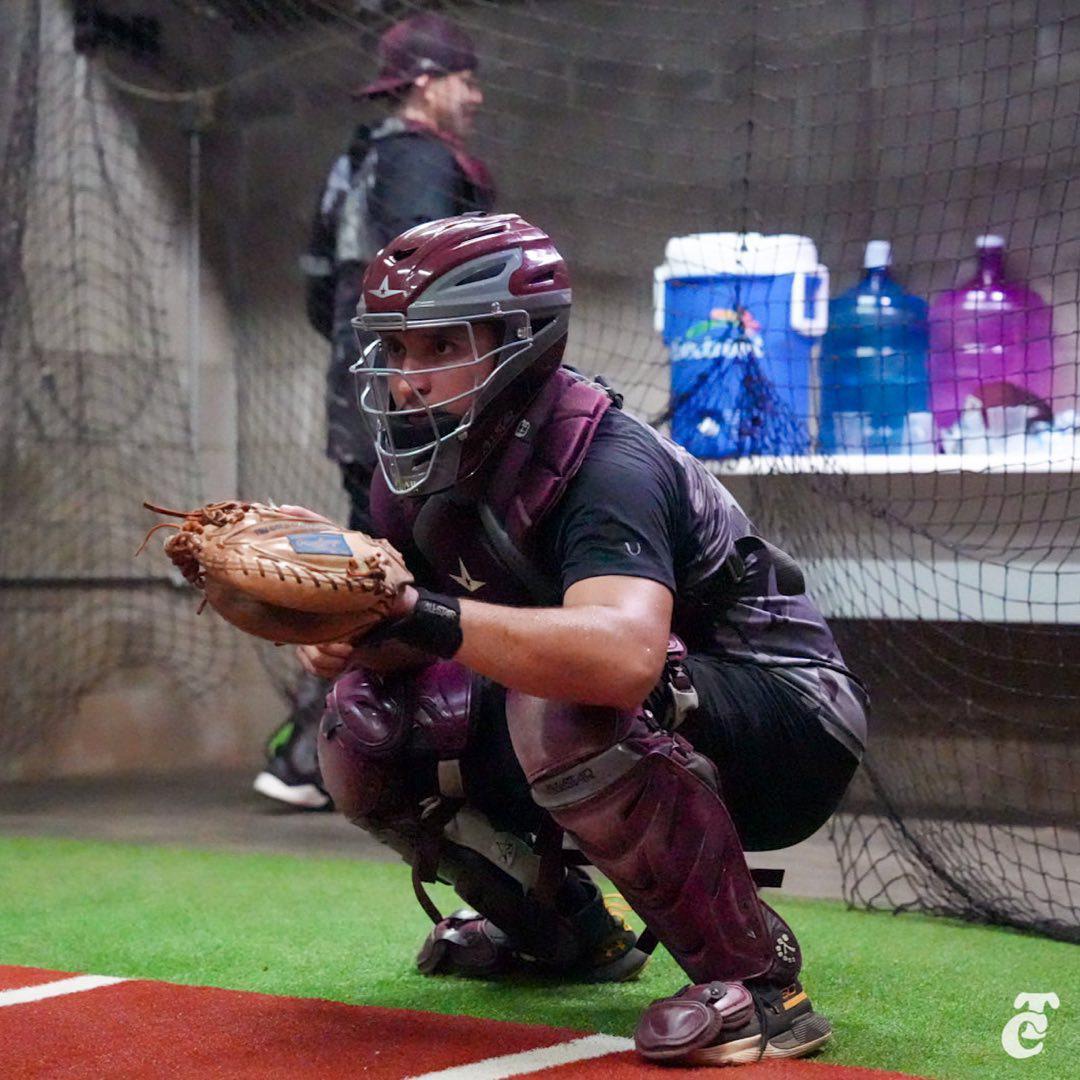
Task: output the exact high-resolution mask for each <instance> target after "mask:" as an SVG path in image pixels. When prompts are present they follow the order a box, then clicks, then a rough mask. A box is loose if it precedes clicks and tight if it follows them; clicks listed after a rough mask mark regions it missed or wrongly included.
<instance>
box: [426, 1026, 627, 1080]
mask: <svg viewBox="0 0 1080 1080" xmlns="http://www.w3.org/2000/svg"><path fill="white" fill-rule="evenodd" d="M633 1048H634V1044H633V1041H632V1040H630V1039H620V1038H617V1037H616V1036H614V1035H586V1036H585V1037H584V1038H582V1039H574V1040H573V1041H572V1042H565V1043H557V1044H556V1045H555V1046H542V1047H540V1048H539V1049H538V1050H525V1051H524V1052H522V1053H520V1054H504V1055H503V1056H502V1057H493V1058H485V1059H484V1060H483V1061H473V1062H470V1064H468V1065H455V1066H454V1067H453V1068H451V1069H441V1070H439V1071H438V1072H429V1073H423V1074H421V1075H420V1076H412V1077H409V1080H436V1077H437V1078H438V1080H503V1078H504V1077H507V1076H521V1075H522V1074H524V1073H531V1072H539V1071H540V1070H541V1069H550V1068H551V1067H552V1066H554V1065H566V1064H568V1063H569V1062H571V1061H585V1060H586V1059H587V1058H596V1057H603V1056H604V1055H605V1054H617V1053H619V1052H620V1051H621V1050H632V1049H633Z"/></svg>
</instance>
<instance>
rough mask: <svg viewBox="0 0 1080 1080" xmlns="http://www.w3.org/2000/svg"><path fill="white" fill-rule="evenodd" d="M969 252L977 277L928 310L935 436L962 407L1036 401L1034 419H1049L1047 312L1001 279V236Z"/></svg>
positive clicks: (1034, 296)
mask: <svg viewBox="0 0 1080 1080" xmlns="http://www.w3.org/2000/svg"><path fill="white" fill-rule="evenodd" d="M975 249H976V251H977V253H978V260H979V269H978V272H977V273H976V275H975V277H974V278H972V279H971V281H968V282H966V283H965V284H963V285H961V286H959V287H958V288H956V289H950V290H948V291H947V292H943V293H940V294H938V296H937V297H935V298H934V301H933V303H932V304H931V305H930V407H931V409H932V410H933V412H934V419H935V421H936V424H937V429H938V431H944V430H945V429H946V428H948V427H950V426H951V425H953V424H955V423H956V421H957V420H958V419H959V417H960V414H961V413H962V412H964V410H965V409H972V408H982V409H983V410H985V409H987V408H993V407H996V406H1006V407H1008V406H1010V405H1018V404H1021V403H1024V402H1032V401H1035V402H1037V403H1038V414H1039V415H1048V414H1049V413H1050V408H1051V403H1052V383H1053V377H1054V346H1053V337H1052V329H1051V323H1052V316H1051V310H1050V307H1049V306H1048V305H1047V304H1046V303H1045V301H1044V300H1043V299H1042V297H1041V296H1039V294H1038V293H1036V292H1033V291H1032V290H1031V289H1029V288H1027V286H1025V285H1023V284H1022V283H1020V282H1017V281H1006V280H1005V241H1004V240H1003V239H1002V238H1001V237H1000V236H980V237H978V238H977V239H976V241H975ZM1032 415H1035V411H1034V410H1033V411H1032Z"/></svg>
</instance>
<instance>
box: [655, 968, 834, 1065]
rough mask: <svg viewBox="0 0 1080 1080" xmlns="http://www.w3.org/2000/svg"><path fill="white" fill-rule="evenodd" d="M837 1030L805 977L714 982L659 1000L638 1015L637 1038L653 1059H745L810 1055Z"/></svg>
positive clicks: (678, 1062)
mask: <svg viewBox="0 0 1080 1080" xmlns="http://www.w3.org/2000/svg"><path fill="white" fill-rule="evenodd" d="M831 1034H832V1028H831V1027H830V1025H829V1021H828V1020H826V1019H825V1017H824V1016H822V1015H821V1014H820V1013H816V1012H814V1010H813V1007H812V1006H811V1004H810V999H809V998H808V997H807V996H806V991H805V990H803V988H802V985H801V984H800V983H799V982H795V983H793V984H792V985H791V986H788V987H786V988H784V989H782V990H781V989H762V988H759V987H756V986H755V987H754V989H753V990H749V989H747V987H746V986H744V985H743V984H742V983H739V982H729V983H724V982H711V983H698V984H697V985H694V986H684V987H683V988H682V989H681V990H680V991H679V992H678V993H677V994H673V995H672V996H671V997H667V998H661V999H660V1000H658V1001H654V1002H653V1003H652V1004H651V1005H650V1006H649V1007H648V1008H647V1009H646V1010H645V1012H644V1013H643V1014H642V1016H641V1020H640V1021H638V1026H637V1031H636V1032H635V1033H634V1043H635V1045H636V1046H637V1050H638V1053H639V1054H641V1056H642V1057H643V1058H645V1059H646V1060H647V1061H656V1062H666V1063H668V1064H676V1065H741V1064H748V1063H750V1062H754V1061H760V1060H761V1059H762V1058H796V1057H805V1056H806V1055H807V1054H812V1053H814V1051H816V1050H817V1049H819V1048H820V1047H821V1046H823V1045H824V1044H825V1043H826V1042H827V1041H828V1039H829V1036H830V1035H831Z"/></svg>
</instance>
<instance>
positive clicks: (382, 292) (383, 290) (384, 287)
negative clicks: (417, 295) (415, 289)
mask: <svg viewBox="0 0 1080 1080" xmlns="http://www.w3.org/2000/svg"><path fill="white" fill-rule="evenodd" d="M371 295H372V296H377V297H379V299H380V300H383V299H385V298H386V297H388V296H404V295H405V290H404V289H391V288H390V275H389V274H386V275H385V276H384V277H383V279H382V281H380V282H379V287H378V288H377V289H372V290H371Z"/></svg>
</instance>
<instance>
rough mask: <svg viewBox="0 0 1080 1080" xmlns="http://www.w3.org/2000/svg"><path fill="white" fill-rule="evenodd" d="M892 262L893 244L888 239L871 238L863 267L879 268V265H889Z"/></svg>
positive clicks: (869, 268)
mask: <svg viewBox="0 0 1080 1080" xmlns="http://www.w3.org/2000/svg"><path fill="white" fill-rule="evenodd" d="M891 262H892V244H890V243H889V241H888V240H871V241H870V242H869V243H868V244H867V245H866V256H865V257H864V258H863V268H864V269H866V270H877V269H878V268H879V267H882V266H888V265H889V264H890V263H891Z"/></svg>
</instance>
